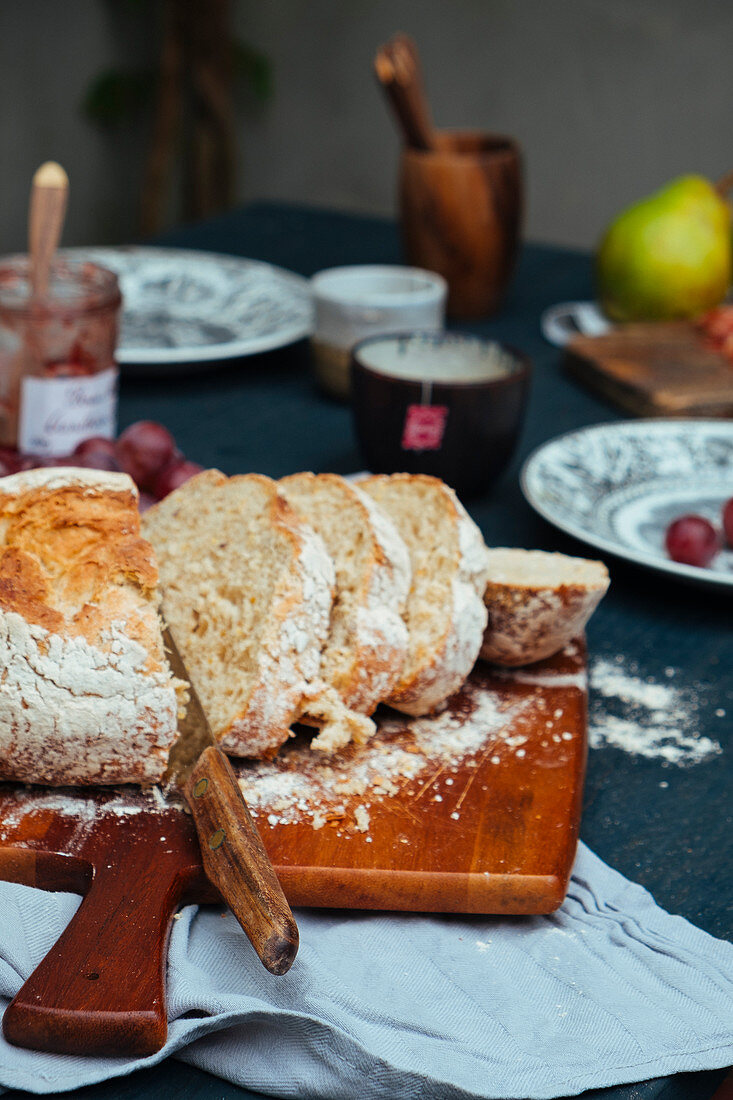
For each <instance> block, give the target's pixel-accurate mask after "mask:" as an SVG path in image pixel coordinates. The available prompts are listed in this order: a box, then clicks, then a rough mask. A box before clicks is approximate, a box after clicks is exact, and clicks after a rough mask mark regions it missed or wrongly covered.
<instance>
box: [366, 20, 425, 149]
mask: <svg viewBox="0 0 733 1100" xmlns="http://www.w3.org/2000/svg"><path fill="white" fill-rule="evenodd" d="M374 71H375V73H376V76H377V80H378V81H379V83H380V84H381V85H382V87H383V89H384V91H385V94H386V96H387V98H388V100H389V102H390V104H391V105H392V110H393V111H394V113H395V117H396V118H397V122H398V125H399V127H400V130H401V132H402V136H403V138H404V140H405V143H406V144H407V145H408V146H412V147H413V148H415V149H432V148H433V147H434V145H435V142H434V138H433V124H432V122H431V120H430V108H429V106H428V101H427V97H426V95H425V89H424V87H423V80H422V70H421V66H420V56H419V54H418V52H417V46H416V45H415V43H414V41H413V40H412V39H411V38H410V37H409V36H408V35H406V34H396V35H394V36H393V37H392V38H391V39H390V40H389V42H386V43H385V44H384V45H383V46H380V47H379V49H378V50H377V53H376V55H375V58H374Z"/></svg>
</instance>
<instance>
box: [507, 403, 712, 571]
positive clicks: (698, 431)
mask: <svg viewBox="0 0 733 1100" xmlns="http://www.w3.org/2000/svg"><path fill="white" fill-rule="evenodd" d="M521 485H522V491H523V493H524V495H525V497H526V498H527V500H528V502H529V503H530V504H531V505H532V507H533V508H534V509H535V510H536V511H537V512H539V514H540V515H541V516H543V517H544V518H545V519H546V520H548V521H549V522H550V523H552V524H554V526H555V527H559V528H560V529H561V530H562V531H566V532H567V533H568V534H569V535H573V536H574V537H575V538H577V539H581V540H582V541H583V542H587V543H589V544H590V545H591V546H595V547H597V548H598V549H599V550H604V551H607V552H608V553H611V554H616V555H618V556H619V557H621V558H626V559H627V560H628V561H633V562H636V563H637V564H639V565H644V566H647V567H649V568H651V569H657V570H661V571H662V572H665V573H673V574H675V575H677V576H679V577H684V578H685V579H687V580H690V581H696V582H698V583H702V584H709V585H715V586H718V587H723V588H733V550H730V549H724V550H721V552H720V553H719V554H718V555H717V557H716V558H715V559H714V560H713V562H712V563H711V565H710V566H708V568H706V569H700V568H697V567H696V566H692V565H680V564H679V563H677V562H674V561H671V560H670V558H668V557H667V554H666V552H665V549H664V534H665V531H666V529H667V527H668V525H669V524H670V523H671V521H672V520H673V519H676V518H677V517H678V516H681V515H684V514H686V513H690V512H694V513H696V514H698V515H702V516H705V517H706V518H707V519H709V520H710V521H711V522H712V523H714V524H715V526H716V527H718V528H719V529H720V527H721V511H722V506H723V504H724V503H725V501H726V500H728V499H729V498H730V497H731V496H733V423H732V422H731V421H726V420H629V421H619V422H616V423H612V424H598V425H596V426H594V427H590V428H581V429H580V430H579V431H575V432H569V433H568V434H567V435H562V436H559V437H558V438H557V439H553V440H551V441H550V442H549V443H545V444H543V446H541V447H539V448H538V449H537V450H536V451H535V452H534V453H533V454H532V455H530V457H529V458H528V459H527V461H526V462H525V464H524V466H523V468H522V472H521Z"/></svg>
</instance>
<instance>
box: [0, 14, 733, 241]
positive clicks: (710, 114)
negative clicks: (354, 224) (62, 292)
mask: <svg viewBox="0 0 733 1100" xmlns="http://www.w3.org/2000/svg"><path fill="white" fill-rule="evenodd" d="M233 2H234V9H235V18H236V25H237V31H238V33H239V34H240V36H241V37H242V38H244V39H246V40H247V41H249V42H250V43H251V44H252V45H253V46H255V47H257V48H258V49H260V50H262V51H263V52H264V53H266V54H267V55H268V56H269V57H270V58H271V60H272V64H273V69H274V81H275V88H274V94H273V96H272V97H271V99H270V100H269V101H268V102H267V103H265V104H264V105H260V104H257V103H256V102H255V101H254V100H253V99H252V98H251V97H241V103H240V110H239V128H240V135H241V142H240V145H241V164H240V172H239V182H238V191H239V196H240V198H241V200H242V201H247V200H248V199H252V198H270V199H283V200H288V201H294V202H306V203H313V204H318V205H328V206H335V207H340V208H342V209H348V210H358V211H372V212H379V213H390V212H392V211H393V209H394V181H395V172H396V162H397V155H398V141H397V137H396V133H395V129H394V126H393V124H392V121H391V119H390V117H389V115H388V112H387V107H386V104H385V103H384V102H383V99H382V97H381V94H380V92H379V90H378V89H377V88H376V86H375V81H374V78H373V76H372V69H371V63H372V57H373V54H374V50H375V47H376V46H377V45H378V44H379V43H380V42H382V41H384V40H385V39H386V38H388V37H389V36H390V35H391V34H392V33H393V32H394V31H395V30H404V31H407V32H409V33H411V34H412V35H413V36H414V37H415V39H416V40H417V43H418V46H419V48H420V51H421V54H422V58H423V65H424V69H425V74H426V83H427V86H428V92H429V95H430V99H431V101H432V105H433V111H434V115H435V121H436V122H437V123H438V124H439V125H444V126H458V127H460V126H478V127H485V128H487V129H492V130H496V131H503V132H506V133H510V134H513V135H514V136H515V137H517V138H518V140H519V141H520V143H521V145H522V146H523V149H524V152H525V161H526V172H527V182H528V205H527V224H526V234H525V235H526V236H527V237H528V238H532V239H535V240H542V241H549V242H555V243H559V244H566V245H578V246H582V247H590V246H592V245H593V244H594V242H595V241H596V239H597V237H598V234H599V232H600V231H601V229H602V228H603V226H604V225H605V223H606V222H607V221H608V219H609V218H610V217H612V216H613V215H614V214H615V213H616V212H617V211H618V210H619V209H620V208H621V207H623V206H625V205H626V204H627V203H629V202H631V201H633V200H634V199H636V198H639V197H641V196H642V195H644V194H646V193H648V192H649V191H651V190H653V189H655V188H656V187H658V186H659V185H661V184H662V183H664V182H665V181H666V180H668V179H670V178H672V177H673V176H675V175H677V174H679V173H682V172H690V171H695V172H701V173H703V174H706V175H709V176H711V177H713V178H716V177H718V176H722V175H723V174H724V173H725V172H727V171H729V170H731V169H733V64H732V63H731V60H732V58H733V2H731V0H420V2H412V3H410V2H408V0H259V2H257V0H233ZM141 10H142V11H143V12H144V11H145V4H144V3H142V2H141V0H138V3H137V4H133V3H131V2H130V0H127V2H124V0H2V4H0V79H1V80H2V97H3V102H2V107H0V149H2V160H1V161H0V164H1V166H2V167H1V173H0V178H1V179H2V190H1V192H0V251H2V252H5V251H9V250H11V249H17V248H22V247H24V241H25V218H26V204H27V195H28V185H29V182H30V178H31V175H32V173H33V171H34V169H35V168H36V167H37V165H38V164H39V163H41V162H42V161H43V160H46V159H49V158H55V159H58V160H60V161H61V162H62V163H63V164H64V165H65V166H66V168H67V170H68V172H69V175H70V177H71V182H72V192H71V202H70V211H69V216H68V221H67V229H66V233H65V237H64V240H65V243H67V244H80V243H96V242H119V241H124V240H130V239H136V238H137V237H138V236H139V231H138V228H137V221H136V219H137V209H138V197H139V182H140V174H141V167H142V163H143V155H144V148H145V141H146V137H147V135H146V132H145V129H144V127H143V126H139V125H128V126H126V127H124V128H123V129H122V130H121V131H118V132H116V133H114V134H113V135H110V134H107V133H103V132H100V131H99V130H97V129H96V128H95V127H94V126H93V125H92V124H91V123H89V122H88V121H87V120H86V119H85V118H84V117H83V116H82V113H81V111H80V101H81V99H82V96H83V94H84V90H85V88H86V87H87V85H88V84H89V81H90V79H91V78H92V76H93V75H94V74H96V73H98V72H99V71H100V70H103V69H107V68H110V67H113V66H115V65H121V64H130V63H131V62H132V63H143V62H145V61H146V60H148V61H150V60H154V56H155V53H154V47H155V43H154V41H153V40H152V37H151V38H150V39H149V40H148V41H147V42H143V43H142V45H141V39H140V35H139V34H138V33H137V29H138V28H139V20H140V15H139V12H140V11H141Z"/></svg>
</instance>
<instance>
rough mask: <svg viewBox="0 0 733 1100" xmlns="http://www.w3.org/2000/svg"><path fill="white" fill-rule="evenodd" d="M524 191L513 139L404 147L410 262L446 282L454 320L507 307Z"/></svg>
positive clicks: (465, 136) (468, 137) (481, 136)
mask: <svg viewBox="0 0 733 1100" xmlns="http://www.w3.org/2000/svg"><path fill="white" fill-rule="evenodd" d="M522 191H523V185H522V163H521V154H520V151H519V148H518V146H517V144H516V142H515V141H513V140H512V138H510V137H506V136H504V135H501V134H486V133H481V132H479V131H463V132H458V131H457V132H450V131H443V132H439V133H437V134H436V148H435V149H427V150H425V149H412V148H405V149H404V151H403V153H402V158H401V161H400V185H399V192H400V222H401V227H402V239H403V244H404V250H405V256H406V258H407V262H408V263H410V264H417V265H418V266H420V267H425V268H427V269H428V270H430V271H437V272H439V273H440V274H441V275H443V276H444V277H445V279H446V280H447V282H448V288H449V289H448V315H449V316H450V317H466V318H467V317H484V316H488V315H489V314H491V313H495V312H496V310H497V309H498V308H499V307H500V305H501V303H502V301H503V298H504V294H505V292H506V289H507V286H508V284H509V280H510V278H511V275H512V272H513V270H514V265H515V262H516V258H517V252H518V246H519V236H520V229H521V222H522V206H523V198H522Z"/></svg>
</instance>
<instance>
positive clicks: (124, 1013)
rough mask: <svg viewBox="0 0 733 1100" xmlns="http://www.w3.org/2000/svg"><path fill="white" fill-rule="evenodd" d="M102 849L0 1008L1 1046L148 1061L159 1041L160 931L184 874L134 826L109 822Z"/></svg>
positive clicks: (162, 1032)
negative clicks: (60, 926)
mask: <svg viewBox="0 0 733 1100" xmlns="http://www.w3.org/2000/svg"><path fill="white" fill-rule="evenodd" d="M158 831H160V830H158ZM153 840H157V842H158V843H157V845H156V844H154V843H153ZM110 851H111V852H112V859H111V860H110V861H109V862H108V863H106V864H104V865H101V866H97V867H96V868H95V871H94V877H93V879H92V883H91V886H90V888H89V891H88V893H87V894H86V896H85V897H84V899H83V900H82V902H81V905H80V906H79V908H78V909H77V911H76V913H75V914H74V917H73V918H72V920H71V922H70V923H69V924H68V926H67V928H66V930H65V931H64V932H63V934H62V935H61V937H60V938H59V939H58V940H57V942H56V943H55V944H54V946H53V947H52V948H51V950H50V951H49V952H48V954H47V955H46V957H45V958H44V959H43V961H42V962H41V963H40V965H39V966H37V967H36V969H35V970H34V971H33V973H32V974H31V976H30V977H29V978H28V981H27V982H26V983H25V985H24V986H23V987H22V989H21V990H20V991H19V992H18V994H17V995H16V997H15V998H14V1000H13V1001H12V1002H11V1004H10V1005H9V1006H8V1008H7V1009H6V1011H5V1015H4V1017H3V1033H4V1035H5V1038H6V1039H7V1040H8V1041H9V1042H10V1043H14V1044H15V1045H16V1046H22V1047H30V1048H31V1049H33V1050H45V1051H52V1052H53V1053H56V1054H84V1055H99V1056H117V1057H142V1056H145V1055H149V1054H153V1053H154V1052H155V1051H156V1050H159V1049H160V1048H161V1047H162V1046H163V1044H164V1043H165V1040H166V1035H167V1019H166V1007H165V959H166V948H167V942H168V933H169V930H170V926H171V920H172V917H173V914H174V913H175V911H176V908H177V906H178V903H179V901H180V899H181V896H182V894H183V892H184V890H185V889H186V887H187V886H188V885H189V877H190V876H189V875H187V874H186V873H185V872H184V871H182V869H181V861H180V856H179V855H178V854H177V853H173V852H166V850H165V844H164V842H161V839H160V838H159V837H157V836H156V837H153V836H151V835H150V834H149V833H148V835H146V834H145V832H144V831H142V832H141V831H140V830H136V828H135V825H134V821H131V822H129V823H128V822H122V821H121V822H119V823H118V829H116V831H115V843H114V848H110Z"/></svg>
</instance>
